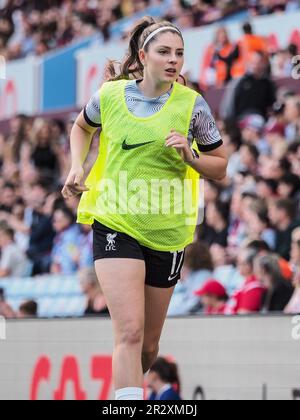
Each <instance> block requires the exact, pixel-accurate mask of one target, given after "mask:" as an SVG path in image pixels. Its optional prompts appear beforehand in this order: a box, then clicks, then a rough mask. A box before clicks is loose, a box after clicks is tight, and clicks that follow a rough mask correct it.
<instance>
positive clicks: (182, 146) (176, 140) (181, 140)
mask: <svg viewBox="0 0 300 420" xmlns="http://www.w3.org/2000/svg"><path fill="white" fill-rule="evenodd" d="M166 147H174V149H176V151H177V152H178V153H179V155H180V156H181V158H182V160H183V161H184V162H190V161H192V160H193V157H194V156H193V153H192V151H191V148H190V145H189V142H188V140H187V138H186V137H184V136H183V135H182V134H180V133H177V132H176V131H175V130H171V132H170V134H169V135H168V136H167V137H166Z"/></svg>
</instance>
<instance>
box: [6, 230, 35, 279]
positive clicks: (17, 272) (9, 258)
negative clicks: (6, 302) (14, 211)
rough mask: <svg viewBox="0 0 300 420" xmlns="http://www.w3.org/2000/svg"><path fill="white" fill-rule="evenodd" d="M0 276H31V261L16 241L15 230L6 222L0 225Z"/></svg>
mask: <svg viewBox="0 0 300 420" xmlns="http://www.w3.org/2000/svg"><path fill="white" fill-rule="evenodd" d="M0 249H1V259H0V277H24V276H29V275H30V274H31V273H30V266H31V264H30V262H29V260H28V259H27V257H26V255H25V254H24V252H23V251H22V250H21V249H20V248H19V247H18V246H17V244H16V243H15V241H14V231H13V229H11V228H10V227H9V226H8V225H5V224H4V223H3V224H2V225H1V226H0Z"/></svg>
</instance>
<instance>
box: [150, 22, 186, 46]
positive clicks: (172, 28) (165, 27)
mask: <svg viewBox="0 0 300 420" xmlns="http://www.w3.org/2000/svg"><path fill="white" fill-rule="evenodd" d="M162 31H175V32H177V33H178V34H179V35H181V32H180V31H179V30H178V29H176V28H174V27H173V26H162V27H161V28H158V29H156V30H155V31H153V32H151V34H150V35H148V36H147V38H146V40H145V42H144V44H143V46H142V48H143V49H144V48H145V46H146V45H147V44H148V42H149V41H150V39H152V38H153V37H154V36H155V35H157V34H158V33H159V32H162Z"/></svg>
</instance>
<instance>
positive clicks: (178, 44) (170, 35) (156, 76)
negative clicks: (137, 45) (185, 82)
mask: <svg viewBox="0 0 300 420" xmlns="http://www.w3.org/2000/svg"><path fill="white" fill-rule="evenodd" d="M183 62H184V46H183V42H182V39H181V37H180V36H179V35H178V34H177V33H174V32H166V33H162V34H159V35H158V38H157V40H155V41H153V42H151V43H150V44H149V50H148V52H147V53H145V54H144V63H145V68H144V71H145V72H147V73H148V76H149V77H150V78H151V79H152V80H156V81H157V82H158V83H173V82H175V81H176V80H177V78H178V76H179V74H180V72H181V70H182V67H183Z"/></svg>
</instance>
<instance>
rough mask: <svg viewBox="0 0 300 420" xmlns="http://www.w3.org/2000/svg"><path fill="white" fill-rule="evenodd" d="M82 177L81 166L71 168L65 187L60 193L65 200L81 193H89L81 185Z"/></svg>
mask: <svg viewBox="0 0 300 420" xmlns="http://www.w3.org/2000/svg"><path fill="white" fill-rule="evenodd" d="M83 177H84V170H83V167H82V166H76V167H72V168H71V170H70V173H69V175H68V178H67V180H66V182H65V185H64V187H63V189H62V191H61V193H62V195H63V197H64V198H65V199H66V200H67V199H68V198H71V197H74V196H76V195H78V194H81V193H83V192H86V191H89V189H88V188H87V187H86V186H85V185H83V184H82V180H83Z"/></svg>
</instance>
